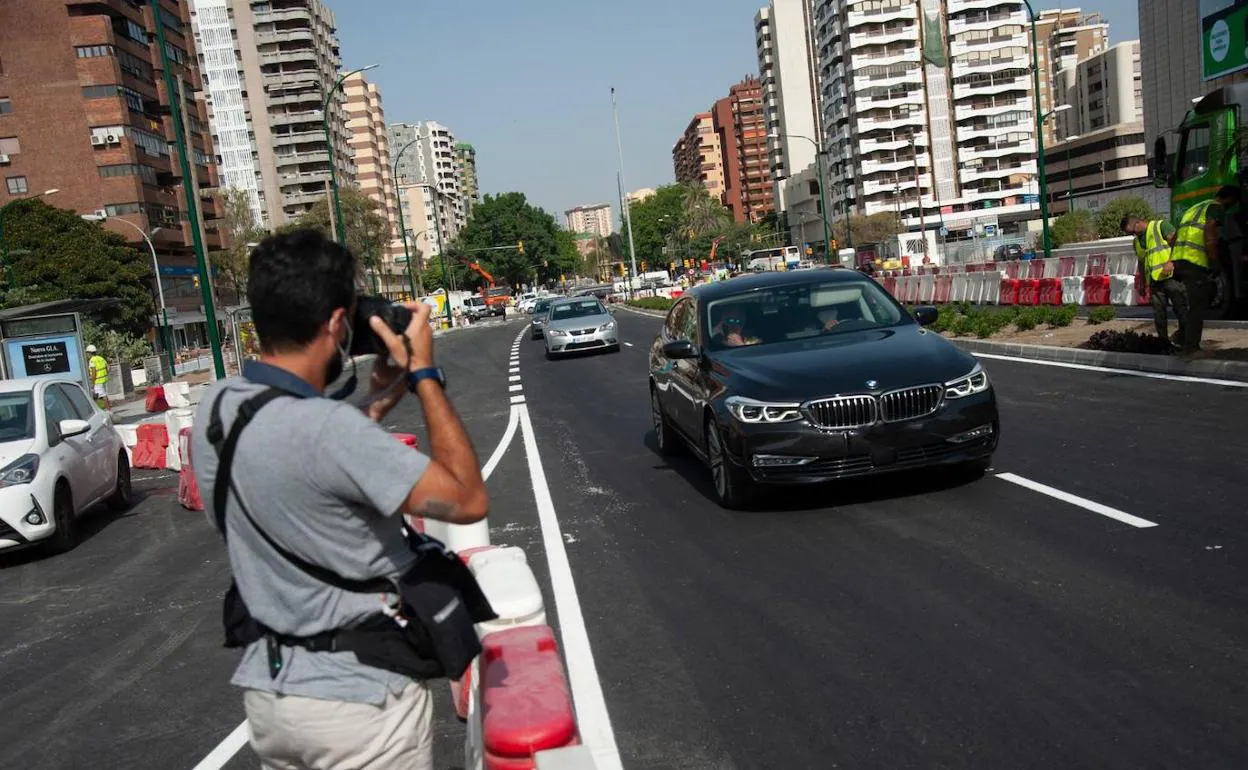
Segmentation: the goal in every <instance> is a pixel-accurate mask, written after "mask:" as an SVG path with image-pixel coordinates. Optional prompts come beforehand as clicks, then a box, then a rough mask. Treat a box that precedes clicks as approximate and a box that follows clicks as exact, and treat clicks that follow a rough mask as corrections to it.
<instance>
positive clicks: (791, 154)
mask: <svg viewBox="0 0 1248 770" xmlns="http://www.w3.org/2000/svg"><path fill="white" fill-rule="evenodd" d="M813 21H814V4H813V2H812V0H772V2H771V4H770V5H768V6H767V7H765V8H761V9H759V11H758V14H757V15H755V17H754V33H755V44H756V46H757V49H758V72H759V80H760V81H761V82H762V87H763V111H764V114H765V117H766V126H767V134H768V137H767V154H768V161H769V170H770V172H771V177H772V179H773V180H775V187H774V190H775V192H774V193H773V196H774V197H775V199H776V201H777V202H778V205H779V207H780V208H784V203H783V199H782V198H783V189H784V185H783V184H782V183H781V180H783V179H784V178H785V177H787V176H789V175H790V173H794V172H797V171H800V170H801V169H804V168H807V167H809V166H810V165H811V164H813V163H814V162H815V148H816V146H817V145H818V143H819V142H820V139H821V137H820V132H821V126H820V124H819V114H820V107H819V89H818V72H817V65H816V61H815V56H814V40H813V38H812V32H813V30H814V24H813Z"/></svg>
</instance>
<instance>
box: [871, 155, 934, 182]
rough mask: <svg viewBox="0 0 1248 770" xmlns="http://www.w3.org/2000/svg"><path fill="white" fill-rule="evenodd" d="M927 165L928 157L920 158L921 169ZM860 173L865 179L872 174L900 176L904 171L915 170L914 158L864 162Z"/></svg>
mask: <svg viewBox="0 0 1248 770" xmlns="http://www.w3.org/2000/svg"><path fill="white" fill-rule="evenodd" d="M926 165H927V159H926V157H922V158H919V168H924V167H925V166H926ZM859 169H860V172H859V173H861V174H862V175H863V176H864V177H865V176H870V175H872V174H884V173H887V174H890V175H892V174H899V173H901V172H902V171H912V170H913V169H914V159H913V158H898V159H896V160H863V161H862V163H861V164H859Z"/></svg>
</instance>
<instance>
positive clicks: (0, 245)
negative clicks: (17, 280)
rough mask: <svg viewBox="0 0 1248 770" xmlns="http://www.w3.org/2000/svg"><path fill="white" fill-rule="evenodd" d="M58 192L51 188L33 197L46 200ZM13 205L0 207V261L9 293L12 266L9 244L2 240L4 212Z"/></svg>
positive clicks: (11, 285)
mask: <svg viewBox="0 0 1248 770" xmlns="http://www.w3.org/2000/svg"><path fill="white" fill-rule="evenodd" d="M60 191H61V190H60V188H59V187H53V188H52V189H51V190H44V191H43V192H41V193H39V194H38V195H36V196H35V198H36V199H38V198H46V197H48V196H49V195H56V194H57V193H58V192H60ZM20 200H30V199H28V198H21V199H20ZM14 203H17V201H9V202H8V203H6V204H4V205H3V206H0V260H2V261H3V262H4V280H5V288H6V289H7V290H9V291H12V289H13V265H12V264H10V263H9V244H8V242H7V241H5V239H4V212H5V211H6V210H8V208H9V206H12V205H13V204H14Z"/></svg>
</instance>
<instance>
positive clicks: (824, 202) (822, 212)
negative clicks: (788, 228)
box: [802, 139, 832, 264]
mask: <svg viewBox="0 0 1248 770" xmlns="http://www.w3.org/2000/svg"><path fill="white" fill-rule="evenodd" d="M811 143H813V144H814V145H815V160H816V161H818V162H817V163H816V168H817V170H818V171H819V217H820V218H821V219H822V220H823V261H824V263H825V264H827V263H830V262H831V261H832V236H831V234H830V233H831V231H830V229H829V227H828V190H827V187H828V178H827V176H826V175H825V174H824V172H823V147H822V146H820V144H819V143H818V142H816V141H815V140H813V139H812V140H811ZM805 234H806V233H805V231H803V232H802V235H803V236H804V235H805Z"/></svg>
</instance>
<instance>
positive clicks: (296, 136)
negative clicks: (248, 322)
mask: <svg viewBox="0 0 1248 770" xmlns="http://www.w3.org/2000/svg"><path fill="white" fill-rule="evenodd" d="M191 21H192V25H193V27H194V32H195V38H196V41H202V44H204V45H206V46H207V47H206V48H202V49H201V53H200V56H201V59H202V61H201V64H202V66H203V67H204V71H205V73H206V74H207V75H208V77H207V83H206V91H207V93H206V94H205V100H206V102H207V104H208V109H209V116H210V120H211V124H212V132H213V134H214V136H216V137H218V142H219V145H218V146H220V147H221V148H222V150H221V152H222V153H223V156H222V161H223V171H225V174H224V179H223V183H224V184H226V185H228V186H232V187H240V188H242V189H245V190H247V191H248V193H249V194H250V195H251V196H252V205H253V210H254V211H255V212H256V214H257V216H258V217H259V219H260V221H261V222H263V223H264V225H265V226H267V227H271V228H276V227H279V226H281V225H283V224H285V223H286V222H288V221H290V220H292V219H295V218H297V217H298V216H299V215H300V214H302V213H303V212H305V211H307V210H308V209H309V208H311V207H312V205H313V204H315V203H317V202H318V201H320V200H322V199H324V198H325V197H326V195H327V191H326V188H327V186H328V184H329V181H330V158H331V150H332V158H333V167H334V168H335V169H336V172H337V178H338V182H339V184H344V185H345V184H350V183H351V182H352V181H353V180H354V177H355V167H354V165H353V164H352V162H351V155H352V153H351V135H350V132H349V131H348V130H347V126H346V123H347V116H346V107H345V103H346V97H345V95H344V94H343V93H342V91H341V89H340V90H338V91H336V92H335V93H334V95H333V97H332V98H331V99H330V103H329V126H330V137H331V140H330V142H329V143H327V142H326V139H325V132H324V130H323V127H322V122H321V113H322V106H323V96H322V94H323V93H324V92H325V91H327V90H328V89H329V88H331V87H332V86H333V84H334V81H335V79H336V78H337V77H338V70H339V64H340V59H339V55H338V39H337V36H336V28H335V21H334V15H333V13H332V12H331V11H330V10H329V8H328V7H327V6H326V5H325V4H324V3H323V2H321V0H192V2H191ZM231 57H232V58H233V62H232V63H231V61H230V60H231ZM225 153H228V157H227V155H226V154H225ZM227 169H228V170H227Z"/></svg>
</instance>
